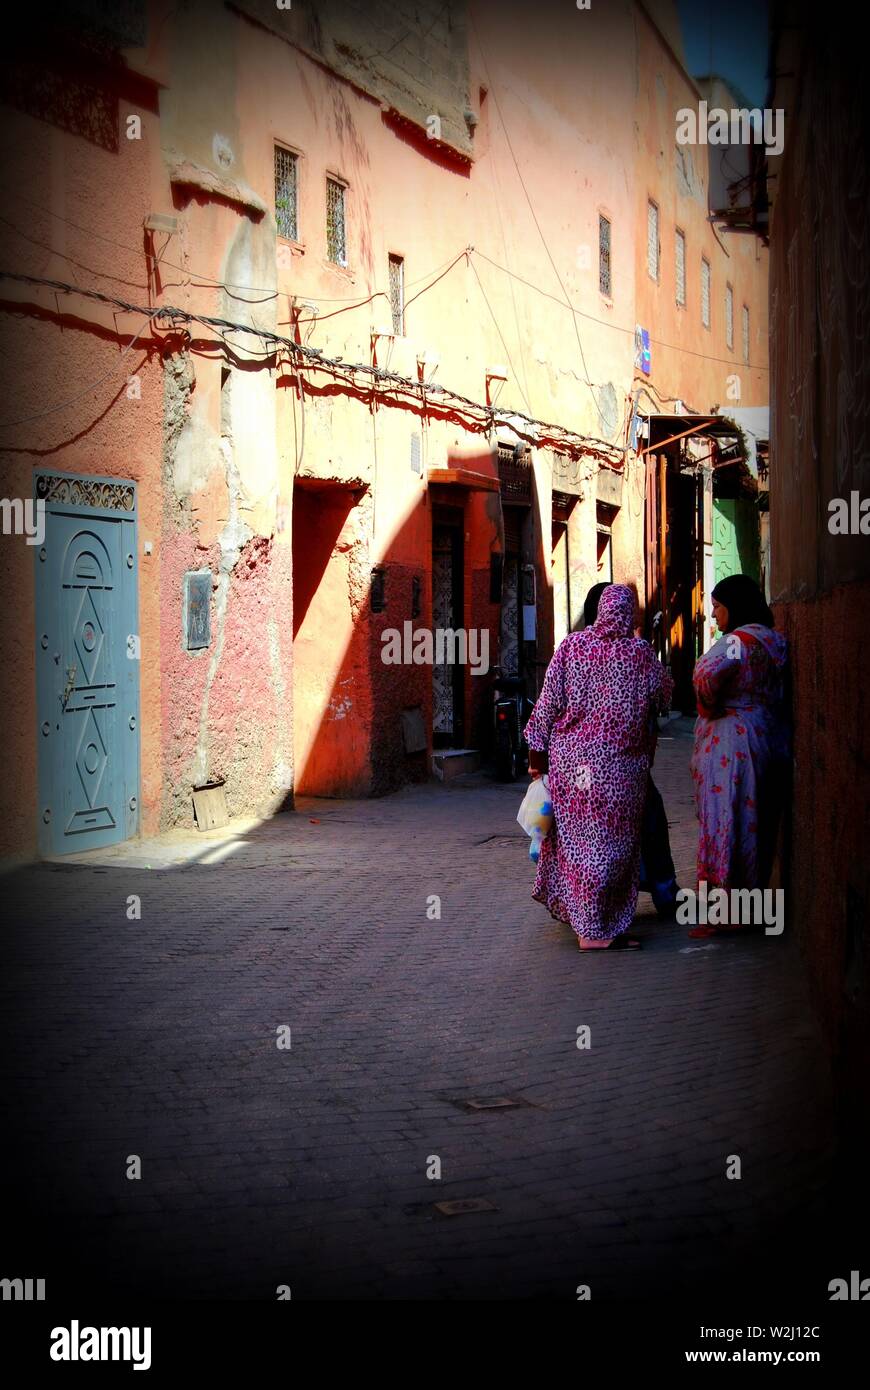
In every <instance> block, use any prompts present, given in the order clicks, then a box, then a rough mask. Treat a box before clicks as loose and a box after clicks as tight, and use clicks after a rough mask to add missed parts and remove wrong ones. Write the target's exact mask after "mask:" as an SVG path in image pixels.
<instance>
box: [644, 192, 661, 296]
mask: <svg viewBox="0 0 870 1390" xmlns="http://www.w3.org/2000/svg"><path fill="white" fill-rule="evenodd" d="M646 266H647V270H648V271H649V273H650V275H651V276H652V278H653V280H658V278H659V210H658V205H657V204H656V203H654V202H653V200H652V198H650V200H649V202H648V203H647V205H646Z"/></svg>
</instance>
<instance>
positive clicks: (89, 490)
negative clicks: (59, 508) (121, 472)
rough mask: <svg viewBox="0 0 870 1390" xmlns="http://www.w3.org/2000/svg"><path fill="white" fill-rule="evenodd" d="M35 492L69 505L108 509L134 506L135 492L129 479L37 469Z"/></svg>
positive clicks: (114, 509)
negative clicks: (104, 479)
mask: <svg viewBox="0 0 870 1390" xmlns="http://www.w3.org/2000/svg"><path fill="white" fill-rule="evenodd" d="M36 496H37V497H38V498H41V499H42V500H43V501H45V502H63V503H66V504H67V505H69V506H72V507H100V508H102V509H103V510H104V511H111V512H133V511H135V510H136V493H135V490H134V489H133V488H132V487H130V485H129V484H128V483H106V482H101V481H100V480H99V479H94V480H91V479H89V478H64V477H62V476H58V475H55V474H51V473H40V474H39V476H38V477H37V479H36Z"/></svg>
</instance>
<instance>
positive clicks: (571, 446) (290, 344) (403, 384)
mask: <svg viewBox="0 0 870 1390" xmlns="http://www.w3.org/2000/svg"><path fill="white" fill-rule="evenodd" d="M0 279H5V280H12V281H15V282H16V283H19V284H28V285H36V286H40V287H43V288H46V289H53V290H55V291H59V292H61V293H63V294H77V295H80V296H81V297H82V298H85V299H92V300H94V301H96V302H98V303H102V304H106V305H109V306H112V307H114V308H116V309H123V310H124V312H125V313H130V314H143V315H144V316H145V318H146V319H147V320H148V322H152V321H156V320H157V319H160V318H163V319H166V320H168V321H170V322H171V323H172V326H173V328H176V327H177V324H178V323H184V324H191V323H198V324H202V325H203V326H204V327H207V328H210V329H212V330H214V331H215V332H217V335H218V337H221V338H222V340H223V341H224V342H226V338H225V336H224V333H225V332H230V333H247V334H251V335H253V336H255V337H258V338H260V339H261V340H262V341H263V342H264V343H267V342H268V343H273V344H275V345H276V346H279V347H282V348H285V349H286V350H287V351H288V352H289V353H290V354H291V355H294V356H295V358H296V359H297V361H301V362H302V363H303V364H305V365H307V366H309V367H311V368H316V369H320V370H323V371H330V372H332V373H333V374H334V375H337V376H339V377H340V378H341V379H342V380H343V381H344V382H345V383H346V384H348V385H354V384H355V383H354V382H353V379H352V377H353V374H355V373H358V374H361V375H363V376H365V377H367V378H368V379H369V380H370V381H371V382H372V389H374V386H375V385H378V384H380V383H383V384H386V385H390V386H394V387H395V388H397V389H398V390H400V391H402V392H404V393H405V394H407V395H410V396H412V397H413V398H414V399H416V400H417V401H422V400H423V399H424V398H425V397H428V398H429V400H430V401H431V398H432V397H433V396H434V397H437V401H432V404H433V405H439V406H445V407H446V408H448V409H453V410H456V409H457V408H461V409H462V411H463V412H465V413H468V412H473V413H476V414H478V415H482V416H483V417H484V419H483V421H478V424H479V427H480V428H484V427H488V428H492V427H493V426H494V425H496V424H498V423H502V422H504V423H509V424H511V425H512V426H513V427H514V430H515V432H516V433H521V430H519V429H517V424H518V423H521V424H524V425H525V426H527V427H528V429H527V433H530V434H531V440H530V442H532V443H535V444H538V445H540V444H541V443H546V444H549V445H550V446H551V447H559V448H561V449H563V450H566V451H573V452H575V453H577V454H589V455H591V456H593V457H595V458H597V459H598V461H599V462H600V463H602V464H604V465H605V466H606V467H609V468H612V469H614V471H617V472H618V471H621V468H622V466H624V461H625V456H626V452H627V451H626V449H624V448H621V447H620V446H618V445H616V444H614V443H612V441H610V440H607V439H600V438H598V437H596V436H594V435H580V434H577V433H575V432H574V431H573V430H568V429H566V428H565V427H564V426H562V425H555V424H552V423H550V422H547V421H544V420H539V419H535V418H533V417H531V416H529V415H524V414H523V413H522V412H520V411H515V410H500V409H498V408H497V407H494V406H489V405H484V404H483V403H482V402H480V401H475V400H472V399H471V398H470V397H468V396H463V395H462V394H461V393H460V392H458V391H452V390H450V389H449V388H448V387H446V386H441V385H439V384H436V383H435V382H432V381H429V382H426V383H421V382H418V381H412V380H411V378H410V377H404V376H401V375H400V374H399V373H398V372H392V371H388V370H386V369H384V368H381V367H376V366H373V365H372V364H370V363H361V362H360V363H353V362H344V361H343V360H342V359H340V358H331V357H327V356H326V355H325V354H324V353H323V352H321V351H320V350H319V349H318V348H311V347H308V346H306V345H304V344H302V343H297V342H295V341H294V340H293V339H292V338H286V337H283V336H282V335H281V334H278V333H273V332H272V331H271V330H270V329H265V328H257V327H254V326H252V325H250V324H245V323H235V322H233V321H232V320H231V319H225V318H220V317H218V316H217V315H208V314H193V313H190V312H188V311H187V310H185V309H179V308H176V307H175V306H174V305H162V306H160V307H159V308H157V309H147V308H144V307H143V306H142V305H138V304H131V303H129V302H128V301H126V300H123V299H120V298H116V297H115V296H113V295H107V294H104V293H103V292H102V291H101V290H87V289H84V288H83V287H82V286H80V285H72V284H69V283H67V282H65V281H62V280H50V279H47V278H45V277H43V276H36V275H24V274H21V273H18V272H14V271H8V270H0ZM144 328H145V325H143V327H142V329H141V330H140V332H139V334H137V338H136V339H134V342H135V341H136V340H137V339H138V337H140V336H141V333H142V332H144ZM221 330H223V332H222V331H221ZM227 345H228V346H229V347H230V349H231V350H232V351H235V350H236V349H235V347H234V345H232V344H227ZM127 350H129V349H127ZM268 355H269V356H270V357H273V356H275V354H274V353H270V354H268ZM109 375H111V373H109ZM100 380H105V377H103V378H100ZM95 384H99V383H95ZM89 389H93V387H91V388H89ZM64 404H68V403H64ZM62 408H63V406H61V405H59V406H55V407H53V408H52V411H50V412H45V413H47V414H48V413H53V411H54V410H59V409H62ZM484 422H485V424H484ZM16 423H25V422H23V421H18V422H16ZM7 428H11V426H7ZM617 460H619V464H618V463H617Z"/></svg>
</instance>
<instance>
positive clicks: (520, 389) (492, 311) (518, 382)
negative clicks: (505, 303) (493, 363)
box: [469, 260, 531, 413]
mask: <svg viewBox="0 0 870 1390" xmlns="http://www.w3.org/2000/svg"><path fill="white" fill-rule="evenodd" d="M469 265H470V266H471V269H472V270H473V271H474V278H475V279H476V281H477V283H478V285H479V286H480V293H481V294H482V295H483V300H484V303H485V304H486V307H487V309H488V310H489V312H490V316H491V318H492V321H493V323H494V324H495V331H496V333H497V334H498V336H499V338H500V339H501V345H502V347H503V348H504V350H505V353H506V354H507V360H508V364H509V366H510V369H511V371H512V372H513V374H514V379H515V380H516V383H517V389H518V391H519V393H520V395H521V396H522V398H523V405H524V406H525V407H526V410H528V411H529V413H531V406H530V405H529V402H528V398H527V396H526V394H525V392H524V391H523V388H522V386H520V379H519V377H518V376H517V369H516V367H515V366H514V364H513V361H512V359H511V354H510V348H509V347H508V345H507V343H506V342H505V339H504V334H503V333H502V331H501V329H500V328H499V326H498V319H497V318H496V316H495V312H494V310H493V307H492V305H491V304H490V302H489V300H488V299H487V297H486V290H485V289H484V288H483V281H482V280H481V278H480V276H479V275H478V273H477V266H476V265H475V264H474V262H473V261H471V260H469Z"/></svg>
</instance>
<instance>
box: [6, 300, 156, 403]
mask: <svg viewBox="0 0 870 1390" xmlns="http://www.w3.org/2000/svg"><path fill="white" fill-rule="evenodd" d="M78 292H79V293H81V291H78ZM131 312H132V311H131ZM136 312H138V313H143V314H146V315H147V317H146V320H145V322H144V323H143V325H142V327H141V328H140V329H139V332H138V333H137V334H136V336H135V337H134V338H132V339H131V341H130V342H129V343H128V344H127V346H126V347H125V348H123V349H122V350H121V353H120V354H119V356H120V357H126V356H127V353H128V352H132V350H133V348H134V347H135V346H136V344H137V343H138V341H139V339H140V338H141V337H142V334H143V333H144V332H145V329H146V328H148V327H149V325H150V324H151V323H152V321H153V320H154V318H155V317H156V316H157V314H159V313H160V310H159V309H155V310H153V311H151V312H149V311H148V310H146V309H139V310H137V311H136ZM115 375H116V371H115V368H114V367H112V368H111V370H110V371H108V372H104V373H103V375H102V376H100V377H97V380H96V381H92V382H91V384H90V386H86V387H85V388H84V390H83V391H78V392H76V394H75V395H74V396H69V397H68V398H67V399H66V400H65V401H61V402H60V403H59V404H58V405H52V406H49V408H48V409H47V410H38V411H36V412H35V413H34V414H33V415H25V416H23V417H22V419H20V420H0V430H14V429H17V428H18V426H19V425H29V424H31V423H32V422H33V421H34V420H44V419H45V418H46V416H47V415H56V414H57V412H58V411H59V410H66V409H67V407H68V406H71V405H75V404H76V402H77V401H80V400H83V399H84V397H85V396H89V395H90V394H91V392H92V391H95V390H96V388H97V387H98V386H102V384H103V382H104V381H108V380H109V378H110V377H113V376H115Z"/></svg>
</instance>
